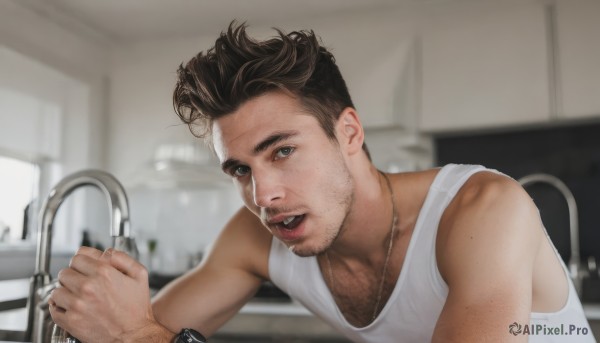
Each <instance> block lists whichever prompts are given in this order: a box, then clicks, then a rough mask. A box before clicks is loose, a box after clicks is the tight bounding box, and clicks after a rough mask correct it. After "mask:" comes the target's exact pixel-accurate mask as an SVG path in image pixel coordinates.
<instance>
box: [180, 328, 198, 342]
mask: <svg viewBox="0 0 600 343" xmlns="http://www.w3.org/2000/svg"><path fill="white" fill-rule="evenodd" d="M174 343H206V338H204V336H202V334H201V333H200V332H198V331H196V330H194V329H181V332H179V335H177V336H176V337H175V340H174Z"/></svg>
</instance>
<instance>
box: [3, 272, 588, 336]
mask: <svg viewBox="0 0 600 343" xmlns="http://www.w3.org/2000/svg"><path fill="white" fill-rule="evenodd" d="M28 293H29V279H18V280H5V281H0V308H2V306H3V304H14V303H15V302H19V303H21V304H22V306H18V307H20V308H15V307H13V308H12V309H10V310H5V311H0V329H2V330H15V331H20V330H25V319H26V316H27V313H26V310H25V308H23V306H25V302H26V299H27V295H28ZM583 309H584V311H585V315H586V317H587V318H588V319H589V320H600V303H593V304H583ZM240 314H242V315H267V316H271V315H273V316H296V317H297V318H298V319H299V320H300V319H301V318H307V317H313V315H312V314H311V313H310V312H309V311H308V310H307V309H306V308H304V307H303V306H302V305H300V304H299V303H296V302H294V301H292V302H262V301H256V300H254V301H251V302H249V303H248V304H246V305H245V306H244V307H243V308H242V309H241V310H240ZM0 343H2V341H0Z"/></svg>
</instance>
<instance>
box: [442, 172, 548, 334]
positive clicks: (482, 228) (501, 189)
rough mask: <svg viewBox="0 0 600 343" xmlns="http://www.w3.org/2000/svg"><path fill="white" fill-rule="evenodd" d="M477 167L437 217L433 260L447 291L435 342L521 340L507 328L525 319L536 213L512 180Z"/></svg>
mask: <svg viewBox="0 0 600 343" xmlns="http://www.w3.org/2000/svg"><path fill="white" fill-rule="evenodd" d="M480 174H481V175H480ZM480 174H476V175H474V176H473V177H472V179H473V180H469V181H468V183H470V185H467V184H465V186H463V188H464V190H461V191H460V192H459V194H461V195H460V196H457V198H456V199H455V200H453V202H452V203H451V204H450V206H449V207H448V209H447V211H446V213H445V214H444V216H443V217H442V220H441V222H440V230H441V234H440V236H439V237H438V242H437V252H438V264H439V268H440V273H441V274H442V276H443V277H444V279H445V280H446V282H447V284H448V288H449V293H448V298H447V300H446V303H445V305H444V308H443V310H442V313H441V315H440V318H439V320H438V322H437V325H436V328H435V331H434V336H433V340H434V342H452V341H456V342H472V341H481V340H482V338H484V337H485V339H486V341H492V342H496V341H497V342H506V341H511V340H512V341H524V340H526V336H513V335H511V334H510V333H509V331H508V328H509V325H510V324H511V323H513V322H517V323H525V324H526V323H528V322H529V315H530V312H531V294H532V275H533V265H534V261H535V256H536V255H537V251H538V249H539V242H540V235H541V234H542V231H541V230H540V225H541V223H540V219H539V215H538V212H537V209H536V208H535V205H534V204H533V202H532V200H531V199H530V198H529V196H528V195H527V193H526V192H525V191H524V190H523V189H522V187H520V185H519V184H518V183H517V182H515V181H514V180H510V179H508V178H506V177H503V176H499V175H493V174H491V173H480Z"/></svg>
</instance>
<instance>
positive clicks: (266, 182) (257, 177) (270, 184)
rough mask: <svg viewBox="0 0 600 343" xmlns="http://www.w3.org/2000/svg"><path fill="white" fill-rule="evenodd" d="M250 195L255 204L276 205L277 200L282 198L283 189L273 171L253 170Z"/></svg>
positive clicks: (262, 205) (264, 206)
mask: <svg viewBox="0 0 600 343" xmlns="http://www.w3.org/2000/svg"><path fill="white" fill-rule="evenodd" d="M252 195H253V198H254V204H255V205H256V206H258V207H262V208H267V207H272V206H274V205H276V203H277V201H278V200H280V199H283V195H284V191H283V187H282V185H281V183H280V182H279V178H278V177H277V176H276V175H275V173H268V172H266V171H261V172H257V170H253V173H252Z"/></svg>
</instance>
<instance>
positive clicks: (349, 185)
mask: <svg viewBox="0 0 600 343" xmlns="http://www.w3.org/2000/svg"><path fill="white" fill-rule="evenodd" d="M344 167H345V166H344ZM343 178H344V182H343V184H344V190H343V191H340V192H335V193H334V194H333V198H337V199H339V201H338V202H337V204H338V206H339V208H341V209H342V211H341V212H342V213H343V217H342V219H341V220H340V221H339V222H338V223H332V224H329V225H328V226H327V227H325V228H322V230H323V231H324V237H323V238H320V241H319V242H318V243H317V244H318V245H316V246H309V247H305V248H302V247H296V246H293V245H292V246H290V247H289V249H290V251H292V252H293V253H294V254H296V255H297V256H300V257H310V256H317V255H321V254H323V253H324V252H325V251H326V250H327V249H329V248H330V247H331V246H332V245H333V244H334V243H335V241H336V240H337V239H338V238H339V237H340V235H341V234H342V233H343V232H344V231H345V228H346V224H347V221H348V217H349V216H350V211H351V209H352V206H353V204H354V184H353V182H352V178H351V176H350V173H349V171H348V169H347V168H344V175H343Z"/></svg>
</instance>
